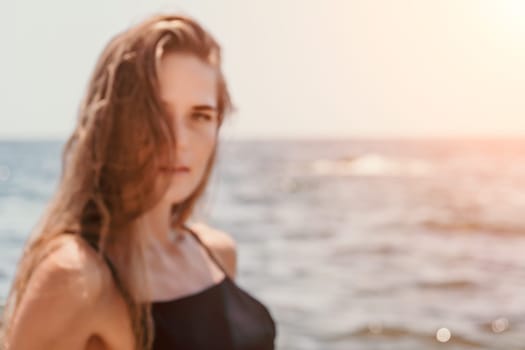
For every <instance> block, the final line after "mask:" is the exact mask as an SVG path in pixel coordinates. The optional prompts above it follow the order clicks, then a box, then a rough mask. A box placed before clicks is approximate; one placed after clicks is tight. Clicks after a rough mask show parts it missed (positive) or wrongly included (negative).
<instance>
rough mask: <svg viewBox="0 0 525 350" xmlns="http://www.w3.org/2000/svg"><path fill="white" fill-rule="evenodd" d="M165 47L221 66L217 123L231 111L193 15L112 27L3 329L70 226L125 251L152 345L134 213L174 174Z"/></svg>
mask: <svg viewBox="0 0 525 350" xmlns="http://www.w3.org/2000/svg"><path fill="white" fill-rule="evenodd" d="M169 52H185V53H190V54H193V55H196V56H197V57H199V58H200V59H201V60H203V61H204V62H206V63H208V64H210V65H211V66H212V67H215V68H216V70H217V72H218V77H219V78H218V84H219V89H218V96H217V102H218V109H219V127H220V125H222V122H223V120H224V116H225V115H226V114H227V113H228V112H229V111H231V109H232V104H231V101H230V96H229V93H228V90H227V87H226V83H225V81H224V78H223V75H222V72H221V69H220V64H221V63H220V62H221V57H220V46H219V45H218V44H217V42H216V41H215V40H214V39H213V37H212V36H211V35H210V34H209V33H207V32H206V31H205V30H204V29H203V28H202V27H201V26H200V25H199V24H198V23H196V22H195V21H194V20H192V19H190V18H187V17H183V16H168V15H159V16H154V17H152V18H149V19H147V20H145V21H144V22H142V23H139V24H138V25H136V26H134V27H132V28H130V29H128V30H126V31H124V32H122V33H120V34H118V35H116V36H115V37H114V38H113V39H112V40H111V41H110V42H109V44H108V45H107V46H106V47H105V49H104V50H103V52H102V54H101V56H100V58H99V60H98V62H97V64H96V67H95V70H94V72H93V75H92V77H91V79H90V82H89V85H88V87H87V92H86V95H85V98H84V100H83V101H82V103H81V106H80V109H79V114H78V119H77V123H76V127H75V129H74V131H73V133H72V135H71V136H70V137H69V139H68V140H67V143H66V144H65V146H64V149H63V154H62V174H61V178H60V182H59V185H58V188H57V191H56V192H55V195H54V197H53V198H52V200H51V201H50V202H49V204H48V206H47V208H46V212H45V213H44V215H43V216H42V218H41V220H40V222H39V224H38V225H37V226H36V227H35V228H34V230H33V232H32V234H31V237H30V239H29V240H28V242H27V243H26V247H25V250H24V254H23V255H22V258H21V260H20V262H19V265H18V270H17V274H16V276H15V280H14V282H13V285H12V287H11V290H10V293H9V296H8V299H7V303H6V306H5V312H4V326H5V329H3V331H4V332H5V333H6V334H8V332H9V320H10V319H12V317H13V315H14V314H15V313H16V310H17V307H18V305H19V302H20V299H21V297H22V295H23V293H24V289H25V287H26V285H27V282H28V280H29V278H30V277H31V273H32V271H33V270H34V269H35V267H36V266H37V264H38V263H39V262H40V261H41V260H42V259H43V258H45V257H46V256H47V255H48V254H49V253H50V252H51V251H52V248H50V247H52V245H51V244H50V242H51V241H52V240H53V239H54V238H57V237H59V236H61V235H64V234H74V235H78V236H80V237H82V238H83V239H85V240H86V241H88V242H89V243H91V244H92V245H96V246H97V247H98V249H99V254H104V253H105V252H109V251H111V250H112V249H116V248H117V247H118V251H120V252H124V253H125V254H121V255H120V256H119V259H118V260H116V261H114V265H115V266H116V271H115V273H114V277H115V280H116V282H117V285H118V286H119V288H120V290H121V292H122V295H123V296H124V299H125V300H126V303H127V305H128V309H129V314H130V319H131V322H132V326H133V331H134V334H135V338H136V344H137V346H136V348H137V349H140V350H144V349H150V348H151V345H152V341H153V336H154V334H153V326H152V319H151V315H150V310H151V305H150V304H149V303H144V302H139V298H141V296H142V297H144V295H143V294H142V291H141V289H140V288H139V286H140V285H141V284H142V283H143V282H144V281H143V279H144V276H145V273H144V272H145V270H144V261H143V255H142V254H143V253H142V252H143V251H142V249H143V248H142V244H141V241H140V239H139V238H140V236H139V235H138V233H137V232H138V230H136V228H135V229H134V226H133V222H134V220H135V219H137V218H139V217H140V216H141V215H142V214H143V213H145V212H146V211H147V210H149V209H151V208H152V207H153V206H154V205H155V204H156V203H158V201H159V200H160V198H162V196H163V194H164V192H165V191H166V190H167V187H168V185H169V183H168V182H167V181H163V182H160V180H159V179H162V177H159V176H158V173H157V169H159V166H160V165H161V164H174V162H173V152H172V150H173V145H174V144H175V140H174V136H173V135H174V133H173V132H172V128H173V126H172V125H171V123H170V121H169V118H168V117H167V113H166V111H165V110H164V108H163V105H162V103H161V101H160V92H159V82H158V75H157V73H158V66H159V60H160V59H161V58H162V56H163V55H164V54H166V53H169ZM215 155H216V150H215V151H214V153H213V155H212V157H211V159H210V162H209V164H208V166H207V169H206V172H205V175H204V176H203V179H202V181H201V183H200V184H199V186H198V187H197V189H196V190H195V191H194V193H192V194H191V195H190V196H189V198H187V199H186V200H185V201H184V202H182V203H179V204H177V205H174V206H173V208H172V220H171V225H172V227H173V228H177V227H180V226H181V225H182V224H183V223H184V222H185V221H186V220H187V219H188V218H189V217H190V216H191V214H192V211H193V209H194V206H195V204H196V202H197V200H198V199H199V198H200V197H201V195H202V194H203V192H204V189H205V187H206V184H207V182H208V178H209V177H210V173H211V170H212V167H213V163H214V161H215ZM124 267H125V268H124ZM7 338H8V337H7ZM0 344H1V343H0Z"/></svg>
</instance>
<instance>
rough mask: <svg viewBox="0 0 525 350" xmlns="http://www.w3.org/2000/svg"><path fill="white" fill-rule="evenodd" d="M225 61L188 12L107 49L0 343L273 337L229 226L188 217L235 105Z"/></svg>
mask: <svg viewBox="0 0 525 350" xmlns="http://www.w3.org/2000/svg"><path fill="white" fill-rule="evenodd" d="M220 61H221V58H220V47H219V45H218V44H217V43H216V42H215V40H214V39H213V38H212V37H211V36H210V34H209V33H207V32H206V31H205V30H203V29H202V27H201V26H199V25H198V24H197V23H196V22H195V21H194V20H192V19H190V18H186V17H182V16H155V17H153V18H150V19H148V20H146V21H144V22H143V23H140V24H139V25H137V26H135V27H133V28H131V29H129V30H127V31H125V32H123V33H120V34H119V35H117V36H116V37H115V38H114V39H113V40H112V41H111V42H110V43H109V44H108V46H107V47H106V48H105V49H104V51H103V53H102V55H101V57H100V59H99V62H98V64H97V66H96V68H95V71H94V74H93V76H92V78H91V81H90V84H89V86H88V90H87V94H86V97H85V99H84V101H83V103H82V105H81V108H80V112H79V118H78V124H77V127H76V128H75V130H74V133H73V135H72V136H71V137H70V138H69V140H68V142H67V143H66V145H65V148H64V153H63V171H62V176H61V180H60V184H59V187H58V190H57V192H56V194H55V196H54V197H53V199H52V201H51V202H50V204H49V206H48V208H47V211H46V213H45V215H44V216H43V219H42V220H41V222H40V224H39V225H38V226H37V227H36V228H35V231H34V232H33V235H32V237H31V239H30V240H29V241H28V243H27V246H26V249H25V250H24V255H23V257H22V259H21V262H20V264H19V267H18V271H17V274H16V278H15V281H14V283H13V286H12V289H11V293H10V295H9V298H8V301H7V305H6V311H5V315H4V324H5V329H4V336H3V342H4V347H5V348H6V349H9V350H22V349H23V350H25V349H55V350H61V349H68V350H74V349H90V350H93V349H105V350H120V349H122V350H129V349H141V350H142V349H156V350H158V349H184V350H191V349H243V350H245V349H273V346H274V338H275V335H276V328H275V323H274V322H273V320H272V317H271V315H270V313H269V312H268V310H267V308H266V307H265V306H264V305H262V304H261V303H260V302H258V301H257V300H256V299H254V298H253V297H252V296H250V295H249V294H248V293H246V292H245V291H243V290H242V289H240V288H239V287H238V286H237V285H236V284H235V283H234V277H235V269H236V251H235V242H234V241H233V239H232V238H231V237H230V236H229V235H228V234H226V233H224V232H222V231H220V230H216V229H213V228H211V227H209V226H207V225H205V224H203V223H200V224H195V223H194V224H189V223H188V221H189V218H190V216H191V214H192V210H193V208H194V206H195V203H196V202H197V200H198V199H199V198H200V197H201V195H202V194H203V192H204V189H205V186H206V183H207V181H208V177H209V176H210V173H211V171H212V167H213V164H214V159H215V154H216V150H217V141H218V131H219V129H220V126H221V124H222V122H223V119H224V117H225V115H226V114H227V113H228V112H229V111H230V110H231V108H232V106H231V102H230V97H229V94H228V90H227V87H226V83H225V80H224V78H223V75H222V72H221V68H220V64H221V63H220Z"/></svg>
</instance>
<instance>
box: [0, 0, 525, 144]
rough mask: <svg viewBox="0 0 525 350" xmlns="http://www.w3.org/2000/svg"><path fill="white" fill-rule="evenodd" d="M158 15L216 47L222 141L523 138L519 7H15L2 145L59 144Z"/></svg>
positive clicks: (7, 25) (459, 1)
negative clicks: (191, 22)
mask: <svg viewBox="0 0 525 350" xmlns="http://www.w3.org/2000/svg"><path fill="white" fill-rule="evenodd" d="M169 11H176V12H182V13H184V14H187V15H190V16H192V17H194V18H196V19H197V20H198V21H199V22H200V23H201V24H203V26H204V27H206V28H207V29H208V30H210V31H211V32H212V34H213V35H214V36H215V37H216V38H217V39H218V41H219V42H220V44H221V45H222V48H223V57H224V71H225V74H226V78H227V81H228V84H229V86H230V89H231V92H232V95H233V99H234V103H235V105H236V106H237V109H238V111H237V113H236V114H235V115H233V116H232V118H231V119H230V120H229V121H228V122H227V123H226V124H225V126H224V131H223V133H224V134H225V135H226V136H227V137H231V138H248V139H250V138H352V137H354V138H360V137H363V138H368V137H374V138H375V137H377V138H381V137H467V136H469V137H470V136H497V137H501V136H503V137H505V136H513V137H514V136H518V137H522V136H525V88H524V87H525V1H522V0H396V1H392V0H355V1H352V0H264V1H255V0H250V1H248V0H222V1H217V0H180V1H161V0H109V1H108V0H90V1H70V0H69V1H68V0H47V1H37V0H32V1H27V0H16V1H2V2H1V4H0V40H1V51H0V53H1V55H0V77H1V78H0V138H4V139H5V138H24V139H42V138H58V139H63V138H66V137H67V136H68V135H69V133H70V132H71V131H72V130H73V126H74V123H75V119H76V111H77V107H78V104H79V102H80V100H81V98H82V96H83V94H84V92H85V87H86V84H87V81H88V78H89V75H90V73H91V71H92V69H93V67H94V65H95V62H96V60H97V58H98V55H99V54H100V52H101V50H102V48H103V47H104V45H105V44H106V43H107V41H108V40H109V39H110V38H111V37H112V36H113V35H114V34H116V33H117V32H119V31H121V30H124V29H126V28H128V27H129V26H130V25H132V24H134V23H138V22H139V21H141V20H142V19H144V18H146V17H147V16H148V15H151V14H154V13H159V12H169Z"/></svg>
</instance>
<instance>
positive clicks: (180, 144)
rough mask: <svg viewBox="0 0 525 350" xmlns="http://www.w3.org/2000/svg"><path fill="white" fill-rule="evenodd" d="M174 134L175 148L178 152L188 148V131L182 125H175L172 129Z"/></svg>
mask: <svg viewBox="0 0 525 350" xmlns="http://www.w3.org/2000/svg"><path fill="white" fill-rule="evenodd" d="M174 129H175V130H174V133H175V147H176V148H177V149H178V150H183V149H186V148H187V147H188V143H189V130H188V128H187V127H186V126H185V125H184V123H177V124H176V125H175V128H174Z"/></svg>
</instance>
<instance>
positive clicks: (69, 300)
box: [10, 236, 108, 349]
mask: <svg viewBox="0 0 525 350" xmlns="http://www.w3.org/2000/svg"><path fill="white" fill-rule="evenodd" d="M48 248H49V249H48V254H47V255H46V256H45V257H44V258H43V260H41V261H40V262H39V263H38V265H37V266H36V268H35V270H34V271H33V273H32V275H31V276H30V278H29V280H28V283H27V286H26V288H25V290H24V292H23V294H22V295H21V299H20V304H19V307H18V309H17V312H16V314H15V315H13V316H14V318H13V320H12V323H11V329H12V331H11V337H10V338H11V339H10V341H11V342H12V344H16V345H17V346H19V347H17V346H15V348H24V349H25V348H26V347H27V348H32V347H33V346H35V347H38V346H39V345H43V344H45V345H49V346H50V344H55V342H56V340H57V339H62V341H61V343H63V344H64V348H66V344H67V347H70V346H71V347H73V346H77V345H78V346H80V345H81V344H82V342H83V341H86V338H87V337H88V335H89V334H90V331H91V329H92V327H91V326H92V325H91V324H90V320H93V319H94V318H93V317H91V316H92V315H93V312H95V310H97V305H98V303H99V301H100V300H101V296H102V294H103V291H104V288H105V285H106V282H107V278H108V276H107V273H108V271H106V270H105V269H106V267H105V266H104V263H103V261H102V258H100V257H99V256H98V254H97V253H96V252H95V251H94V250H93V249H92V248H91V247H90V246H89V245H88V244H87V243H86V242H83V240H82V239H81V238H79V237H74V236H64V237H59V238H57V239H55V240H53V241H52V242H51V243H50V244H49V246H48ZM28 334H30V335H31V336H30V337H27V335H28ZM71 347H70V348H71ZM56 348H57V349H59V348H60V349H62V347H61V346H58V347H56Z"/></svg>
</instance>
